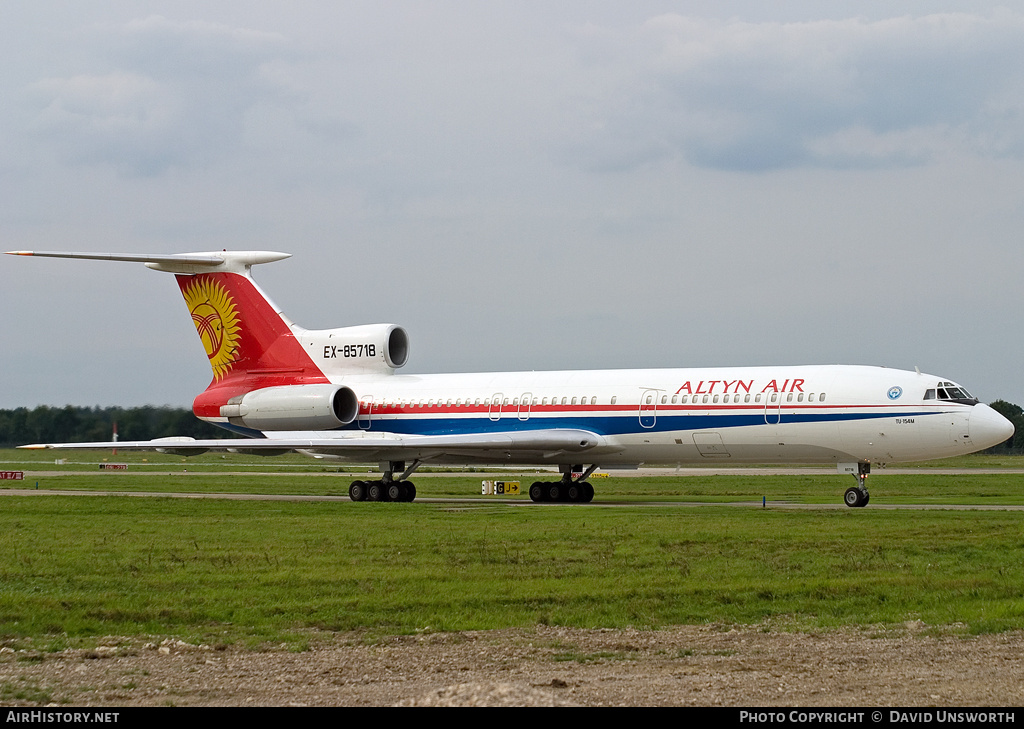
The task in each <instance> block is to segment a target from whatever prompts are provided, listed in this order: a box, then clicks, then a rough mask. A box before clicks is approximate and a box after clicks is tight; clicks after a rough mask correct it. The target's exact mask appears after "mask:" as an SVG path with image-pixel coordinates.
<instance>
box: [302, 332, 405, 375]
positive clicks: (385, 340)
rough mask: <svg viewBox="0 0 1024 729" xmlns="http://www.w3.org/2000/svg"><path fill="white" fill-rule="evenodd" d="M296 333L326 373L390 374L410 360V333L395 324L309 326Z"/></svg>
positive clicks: (314, 360) (318, 365) (321, 369)
mask: <svg viewBox="0 0 1024 729" xmlns="http://www.w3.org/2000/svg"><path fill="white" fill-rule="evenodd" d="M295 337H296V339H297V340H298V341H299V342H301V343H302V346H303V348H304V349H305V350H306V353H307V354H308V355H309V357H310V359H312V360H313V362H315V363H316V365H317V367H319V368H320V371H321V372H323V373H324V374H332V375H335V374H336V375H348V374H371V373H372V374H389V373H391V372H393V371H394V370H396V369H398V368H399V367H402V366H403V365H405V363H406V362H408V361H409V335H408V333H407V332H406V331H405V329H403V328H402V327H400V326H397V325H396V324H365V325H363V326H356V327H341V328H339V329H306V330H302V331H297V332H296V334H295Z"/></svg>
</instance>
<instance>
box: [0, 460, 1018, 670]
mask: <svg viewBox="0 0 1024 729" xmlns="http://www.w3.org/2000/svg"><path fill="white" fill-rule="evenodd" d="M722 478H725V477H722ZM919 478H925V479H930V478H933V477H931V476H927V475H925V476H922V477H919ZM976 478H981V479H984V478H989V477H984V476H977V477H976ZM992 478H995V477H992ZM306 480H308V481H320V480H321V479H306ZM455 480H456V481H457V480H458V479H455ZM716 480H717V479H716V478H714V477H713V478H709V479H708V482H709V483H713V482H715V481H716ZM840 480H841V481H845V480H846V479H840ZM849 480H850V481H852V479H849ZM434 481H437V482H438V483H439V484H441V485H440V486H439V488H440V489H445V488H449V487H448V486H444V483H445V479H422V483H423V484H424V485H426V484H427V483H432V482H434ZM622 481H628V480H627V479H622ZM630 488H636V487H630ZM652 488H653V486H652ZM705 488H710V487H708V486H705ZM722 488H723V489H726V490H728V489H732V490H734V491H742V490H743V489H742V488H740V487H737V486H736V485H734V484H726V485H725V486H723V487H722ZM0 508H2V511H0V634H2V635H6V636H8V637H9V639H12V640H15V641H16V640H18V639H24V638H32V639H33V640H34V641H36V642H46V641H52V640H54V639H59V640H63V638H62V637H63V636H66V637H67V639H71V640H79V639H88V638H90V637H98V636H105V635H139V634H155V635H169V636H176V637H181V638H183V639H186V640H198V641H204V642H207V643H211V642H212V643H232V642H239V641H241V642H243V643H245V644H248V645H257V644H260V643H262V642H267V641H275V642H282V641H283V642H287V643H290V644H292V645H294V646H295V649H296V650H302V649H303V648H304V647H305V646H306V645H307V644H308V640H309V636H310V631H311V630H327V631H348V630H361V631H365V632H367V633H368V634H369V635H382V634H401V633H414V632H424V631H452V630H467V629H489V628H500V627H508V626H531V625H536V624H538V623H544V624H557V625H567V626H579V627H622V626H637V627H656V626H664V625H672V624H694V623H744V624H762V623H765V621H769V622H774V623H776V624H779V625H786V626H792V627H798V628H803V627H806V628H818V627H833V626H852V625H876V624H899V623H903V622H904V621H908V620H921V621H923V622H925V623H927V624H930V625H939V626H950V625H961V626H963V628H962V629H963V630H966V631H974V632H990V631H1002V630H1008V629H1021V628H1024V532H1022V519H1024V516H1022V515H1021V514H1020V513H1016V512H977V511H976V512H945V511H926V512H919V511H911V512H906V511H902V512H893V511H881V510H872V509H870V508H869V509H843V510H836V511H794V510H781V509H766V510H762V509H760V508H736V507H730V506H710V507H703V508H700V509H678V508H666V507H665V506H653V505H651V506H645V505H643V504H638V505H636V506H634V507H632V508H626V509H608V508H602V507H601V506H599V505H598V504H594V505H589V506H583V505H573V506H569V505H547V506H533V505H529V506H527V507H526V508H522V507H518V506H507V505H501V504H498V503H482V504H479V505H475V504H473V503H470V502H465V503H462V504H426V503H416V504H370V503H363V504H353V503H351V502H347V501H343V502H320V503H290V502H274V503H267V502H238V501H223V500H181V499H136V498H124V497H94V498H83V497H64V496H48V497H45V498H39V497H18V496H6V497H4V498H3V499H2V500H0Z"/></svg>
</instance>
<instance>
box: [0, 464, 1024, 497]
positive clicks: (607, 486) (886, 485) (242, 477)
mask: <svg viewBox="0 0 1024 729" xmlns="http://www.w3.org/2000/svg"><path fill="white" fill-rule="evenodd" d="M360 477H361V478H367V476H360ZM512 477H514V478H517V479H519V480H520V482H521V483H522V490H523V495H522V496H520V497H519V500H521V501H524V502H525V501H528V500H529V499H528V498H527V496H526V495H525V494H526V490H527V488H528V487H529V484H530V483H532V482H533V481H534V480H537V479H538V478H543V479H551V478H554V476H553V475H551V474H547V475H544V476H539V475H537V474H528V473H527V474H514V475H512ZM414 480H415V482H416V489H417V492H418V494H419V496H420V497H458V498H462V497H469V496H476V495H478V494H479V493H480V481H481V477H480V476H479V475H476V476H466V475H459V474H431V475H426V474H423V475H418V476H416V477H414ZM351 481H352V478H351V477H349V476H345V475H342V474H338V473H296V472H292V471H288V472H283V473H276V474H275V473H253V474H244V473H242V474H230V475H229V474H224V473H216V472H213V473H211V472H206V471H201V470H198V469H193V470H189V471H188V472H179V473H169V472H167V471H163V472H160V473H139V472H136V471H121V472H116V471H114V472H102V471H95V472H91V471H90V472H85V473H82V472H78V473H70V472H69V473H59V474H57V475H48V474H44V475H34V474H33V473H32V472H31V471H27V472H26V475H25V480H24V481H2V482H0V489H3V488H17V489H22V488H29V489H33V488H36V484H38V488H39V489H40V490H66V489H70V490H85V491H120V492H128V493H131V492H138V491H144V492H167V493H171V492H184V493H253V494H306V495H315V496H347V495H348V486H349V484H350V483H351ZM854 483H855V481H854V479H853V478H852V477H850V476H840V475H838V474H830V475H797V476H781V475H756V474H750V475H735V476H705V475H699V474H698V475H687V476H676V475H671V476H668V475H666V476H655V477H628V478H622V477H619V478H608V479H595V480H594V481H593V484H594V488H595V489H596V491H597V496H596V502H597V503H600V502H607V501H619V502H621V501H628V502H630V503H636V504H640V503H645V502H664V501H680V502H722V503H726V502H737V501H740V502H752V501H755V502H761V500H762V497H764V498H767V499H768V501H769V502H771V501H775V502H789V503H808V504H813V503H826V504H838V503H840V502H841V499H842V495H843V492H844V491H845V490H846V489H847V488H848V487H850V486H852V485H854ZM868 486H869V488H870V489H871V498H872V503H873V504H884V503H889V504H934V503H942V504H982V505H995V504H1024V474H1017V473H997V474H981V473H968V474H966V475H946V474H937V473H929V472H928V471H922V472H921V473H915V474H910V475H904V474H892V473H886V472H885V471H879V472H878V473H877V474H873V475H872V476H871V477H869V479H868Z"/></svg>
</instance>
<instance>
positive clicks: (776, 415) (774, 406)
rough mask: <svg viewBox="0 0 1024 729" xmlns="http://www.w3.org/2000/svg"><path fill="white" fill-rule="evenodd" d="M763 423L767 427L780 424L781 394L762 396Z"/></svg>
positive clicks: (767, 393)
mask: <svg viewBox="0 0 1024 729" xmlns="http://www.w3.org/2000/svg"><path fill="white" fill-rule="evenodd" d="M764 422H765V423H767V424H768V425H778V424H779V423H781V422H782V393H780V392H766V393H765V394H764Z"/></svg>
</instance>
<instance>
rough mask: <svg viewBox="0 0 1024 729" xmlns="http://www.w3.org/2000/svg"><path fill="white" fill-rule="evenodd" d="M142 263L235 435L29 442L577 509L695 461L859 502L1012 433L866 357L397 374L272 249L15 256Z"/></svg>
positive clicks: (391, 329) (400, 354) (943, 384)
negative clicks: (325, 471) (239, 458)
mask: <svg viewBox="0 0 1024 729" xmlns="http://www.w3.org/2000/svg"><path fill="white" fill-rule="evenodd" d="M9 253H10V254H11V255H20V256H37V257H50V258H73V259H86V260H101V261H129V262H138V263H144V264H145V265H146V266H147V267H148V268H151V269H154V270H156V271H163V272H166V273H171V274H174V275H175V277H176V279H177V283H178V286H179V288H180V289H181V293H182V296H183V297H184V299H185V303H186V305H187V307H188V310H189V313H190V314H191V317H192V323H193V324H194V325H195V328H196V332H197V333H198V335H199V339H200V341H201V342H202V345H203V348H204V349H205V351H206V356H207V358H208V359H209V362H210V366H211V368H212V370H213V380H212V381H211V383H210V385H209V386H208V387H207V388H206V390H204V391H203V392H202V393H201V394H199V395H198V396H197V397H196V398H195V401H194V402H193V406H192V410H193V412H194V413H195V415H196V416H197V417H199V418H200V419H202V420H205V421H207V422H210V423H214V424H215V425H218V426H220V427H222V428H225V429H227V430H229V431H233V432H234V433H236V434H241V435H243V436H247V439H209V440H194V439H191V438H170V439H157V440H152V441H134V442H132V441H127V442H126V441H119V442H116V443H114V442H102V443H99V442H94V443H50V444H35V445H29V446H22V447H23V448H88V449H100V448H102V449H108V448H113V447H116V448H118V449H121V450H159V451H162V452H170V453H174V454H180V455H195V454H199V453H203V452H206V451H208V450H228V451H238V452H244V453H250V454H262V455H276V454H281V453H285V452H289V451H297V452H300V453H304V454H307V455H310V456H314V457H317V458H336V459H341V460H345V461H355V462H361V463H368V462H370V463H372V462H376V463H378V464H379V470H380V472H381V477H380V478H379V479H375V480H371V481H362V480H356V481H353V482H352V484H351V486H350V487H349V496H350V497H351V499H352V500H353V501H367V500H368V501H392V502H409V501H412V500H413V499H415V497H416V487H415V484H414V483H413V482H412V481H411V480H410V479H409V477H410V476H411V475H412V474H413V473H414V472H415V471H416V470H417V469H418V468H420V467H421V466H422V465H424V464H446V465H470V464H481V465H491V466H513V465H515V466H542V467H557V468H558V471H559V472H560V474H561V478H560V479H559V480H556V481H550V482H542V481H538V482H535V483H533V484H532V485H531V486H530V489H529V496H530V498H531V499H532V500H533V501H535V502H542V501H543V502H589V501H591V500H592V499H593V498H594V488H593V486H592V485H591V484H590V483H589V482H588V481H587V479H588V478H589V477H590V476H591V474H593V473H594V472H595V471H596V470H597V469H599V468H600V469H605V470H614V469H630V468H632V469H635V468H637V467H639V466H641V465H676V466H678V465H681V464H694V463H704V464H706V463H713V462H715V463H726V462H728V463H730V464H743V463H750V464H753V463H758V464H773V463H785V464H808V465H814V464H834V465H835V466H836V468H837V471H838V472H839V473H849V474H852V475H853V476H854V477H855V478H856V485H855V486H851V487H850V488H848V489H847V490H846V492H845V494H844V496H843V501H844V503H845V504H846V505H847V506H850V507H863V506H866V505H867V504H868V502H869V499H870V495H869V493H868V489H867V483H866V481H867V476H868V475H869V474H870V472H871V465H872V464H885V463H899V462H906V461H923V460H929V459H936V458H947V457H950V456H957V455H962V454H965V453H971V452H974V451H979V450H982V449H985V448H989V447H991V446H993V445H997V444H999V443H1002V442H1003V441H1005V440H1006V439H1008V438H1009V437H1010V436H1012V435H1013V431H1014V428H1013V425H1012V424H1011V423H1010V422H1009V421H1008V420H1007V419H1006V418H1004V417H1003V416H1002V415H1000V414H999V413H997V412H996V411H995V410H993V409H992V408H990V407H989V406H987V405H985V404H983V403H980V402H979V401H978V400H977V399H976V398H975V397H973V396H972V395H971V394H970V393H968V391H967V390H966V389H965V388H963V387H961V386H960V385H958V384H956V383H955V382H953V381H951V380H949V379H947V378H944V377H937V376H934V375H928V374H923V373H921V372H920V371H919V370H916V369H915V371H914V372H910V371H905V370H898V369H888V368H885V367H870V366H861V365H856V366H852V365H803V366H778V367H776V366H770V367H710V368H700V369H633V370H577V371H563V372H482V373H452V374H427V375H407V374H397V372H396V371H397V370H399V369H400V368H402V367H403V366H404V365H405V364H406V363H407V361H408V359H409V351H410V346H409V336H408V334H407V332H406V330H405V329H403V328H402V327H400V326H397V325H395V324H370V325H363V326H350V327H341V328H337V329H320V330H312V329H304V328H302V327H300V326H298V325H297V324H294V323H293V322H292V321H291V320H289V319H288V318H287V317H286V316H285V315H284V313H283V312H282V311H281V308H280V307H278V306H277V305H275V304H274V303H273V302H272V301H271V300H270V298H269V297H267V295H266V294H265V293H264V292H263V290H262V289H261V288H260V287H259V286H258V285H257V284H256V282H255V281H254V280H253V278H252V274H251V269H252V267H253V266H255V265H258V264H265V263H271V262H274V261H280V260H283V259H285V258H288V257H290V254H288V253H277V252H273V251H219V252H217V251H214V252H200V253H182V254H170V255H148V254H120V253H75V252H45V251H10V252H9Z"/></svg>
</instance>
